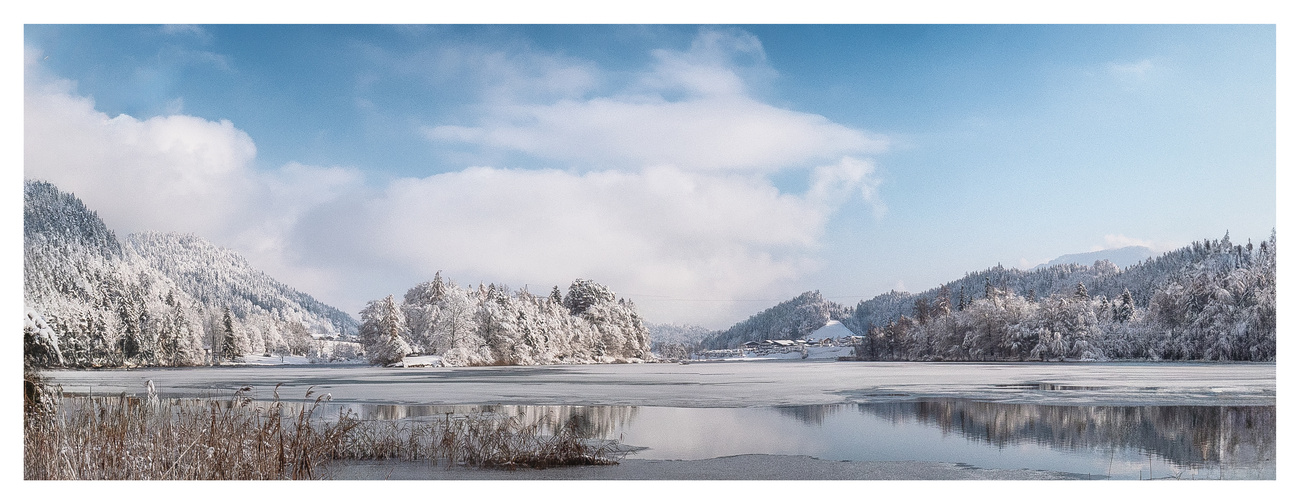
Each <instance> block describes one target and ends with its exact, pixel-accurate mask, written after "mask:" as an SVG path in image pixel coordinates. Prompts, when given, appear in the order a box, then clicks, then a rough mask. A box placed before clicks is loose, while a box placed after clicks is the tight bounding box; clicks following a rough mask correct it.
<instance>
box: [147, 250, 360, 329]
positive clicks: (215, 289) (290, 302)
mask: <svg viewBox="0 0 1300 500" xmlns="http://www.w3.org/2000/svg"><path fill="white" fill-rule="evenodd" d="M126 239H127V243H128V246H129V248H130V249H131V250H133V251H134V252H135V253H137V254H139V255H140V256H141V257H143V258H144V260H145V261H146V262H147V263H148V264H149V265H150V266H151V267H153V268H154V269H157V270H159V271H161V272H162V273H163V274H164V275H166V276H167V277H169V278H171V279H172V280H173V281H175V282H176V284H177V285H179V286H180V287H181V288H182V289H184V290H185V292H186V293H189V294H190V296H192V297H194V298H195V299H197V300H198V301H199V302H201V303H203V304H204V305H205V306H208V307H229V308H230V310H231V312H232V313H234V314H235V316H236V317H239V318H247V317H250V316H253V315H256V314H258V313H269V314H270V315H271V316H273V317H275V318H276V319H279V320H281V321H288V322H297V323H301V324H302V325H303V326H304V327H306V328H307V330H308V331H309V332H312V333H316V334H318V335H324V336H331V337H337V336H341V337H352V336H354V335H356V332H357V322H356V320H354V319H352V317H351V316H348V314H347V313H345V312H343V311H340V310H338V309H335V308H333V307H330V306H328V305H325V304H322V303H321V302H320V301H318V300H316V299H314V298H312V296H310V295H307V294H305V293H302V292H299V291H298V290H295V289H293V288H291V287H289V286H288V285H285V284H284V283H280V282H279V281H276V280H275V279H273V278H271V277H270V276H267V275H266V273H263V272H261V271H258V270H257V269H254V268H253V266H251V265H249V264H248V261H246V260H244V258H243V257H242V256H240V255H239V254H237V253H235V252H233V251H230V250H227V249H224V248H221V247H218V246H216V245H213V244H212V243H210V242H208V241H207V240H204V239H203V238H199V237H197V236H194V235H192V234H178V233H157V232H143V233H134V234H131V235H130V236H127V238H126Z"/></svg>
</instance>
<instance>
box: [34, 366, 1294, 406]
mask: <svg viewBox="0 0 1300 500" xmlns="http://www.w3.org/2000/svg"><path fill="white" fill-rule="evenodd" d="M46 373H47V374H48V375H49V377H50V378H51V379H52V381H53V382H54V383H57V384H60V385H62V386H63V390H64V391H65V392H66V393H69V394H88V393H93V394H117V393H127V394H143V393H144V390H145V389H144V388H145V383H146V382H147V381H149V380H152V381H153V383H154V385H155V386H156V387H157V388H158V391H159V394H160V396H163V397H187V396H220V395H229V394H230V393H231V392H233V391H234V390H235V389H237V388H239V387H243V386H251V387H252V388H253V392H252V395H253V396H254V397H256V398H262V399H269V398H270V397H271V395H272V389H273V388H274V387H275V385H276V384H283V385H282V387H281V388H280V395H281V396H282V397H285V398H300V397H301V396H302V395H303V394H305V393H306V392H307V390H308V388H313V387H314V388H315V390H316V391H317V393H329V394H331V396H332V397H333V400H334V401H335V402H355V403H377V404H518V405H529V404H531V405H632V406H667V407H685V408H728V407H733V408H734V407H751V406H790V405H821V404H838V403H870V402H882V401H898V400H907V399H916V398H923V397H947V398H967V399H975V400H981V401H992V402H1007V403H1033V404H1061V405H1273V404H1275V399H1276V387H1277V384H1276V365H1274V364H1272V363H1259V364H1220V363H907V362H836V361H810V360H804V361H798V360H761V361H748V362H741V361H708V362H693V363H691V364H670V363H651V364H626V365H563V366H506V367H473V368H428V367H417V368H380V367H371V366H363V365H350V366H349V365H342V366H320V365H300V364H285V365H281V366H237V367H203V368H152V369H136V370H50V371H48V372H46Z"/></svg>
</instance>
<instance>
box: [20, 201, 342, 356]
mask: <svg viewBox="0 0 1300 500" xmlns="http://www.w3.org/2000/svg"><path fill="white" fill-rule="evenodd" d="M128 242H129V244H127V245H123V244H122V243H121V242H120V241H119V240H118V239H117V237H116V236H115V235H114V234H113V232H112V231H111V230H109V229H108V228H107V227H106V226H105V225H104V222H103V221H102V220H101V219H100V218H99V216H98V215H97V214H95V212H94V211H92V210H90V209H88V208H87V207H86V206H85V204H83V203H82V202H81V200H79V199H77V198H76V196H74V195H72V194H70V193H63V192H60V191H59V190H58V188H56V187H55V186H54V185H52V184H49V183H46V182H40V181H27V182H26V183H25V185H24V209H23V301H24V304H25V309H26V317H27V319H26V326H25V327H24V339H25V346H26V347H27V349H25V351H26V353H27V356H28V358H29V360H30V361H32V362H34V363H37V364H43V365H50V364H64V365H68V366H124V365H126V366H130V365H134V366H139V365H163V366H184V365H194V364H201V363H207V362H211V361H212V359H213V358H211V357H209V353H214V354H215V355H216V358H217V359H234V358H236V357H238V356H242V355H245V354H252V353H262V352H272V353H286V354H309V353H312V352H313V351H316V352H315V354H318V355H319V354H324V353H321V352H319V350H320V347H319V346H318V345H316V344H315V343H314V342H313V340H312V337H311V334H310V333H311V331H312V330H314V331H315V332H316V333H318V334H319V335H328V336H338V335H346V334H349V333H351V332H353V331H355V328H356V326H355V325H356V323H355V322H354V321H352V320H351V318H347V317H346V315H344V314H342V313H341V312H338V311H337V310H333V309H332V308H328V307H327V306H323V305H322V304H320V303H319V302H317V301H315V300H314V299H311V298H310V297H308V296H306V295H305V294H301V293H299V292H296V291H294V290H292V289H290V288H288V287H286V286H284V285H283V284H280V283H278V282H275V280H272V279H271V278H269V277H267V276H266V275H264V274H262V273H259V272H257V271H255V270H252V269H251V268H250V267H249V266H248V265H247V263H246V262H244V260H243V259H242V258H239V257H238V256H237V255H235V254H234V253H233V252H230V251H228V250H223V249H220V248H217V247H215V246H213V245H211V244H210V243H207V242H205V241H203V240H201V239H199V238H197V237H193V236H181V235H161V234H144V235H132V236H130V237H128ZM205 349H208V350H209V352H205Z"/></svg>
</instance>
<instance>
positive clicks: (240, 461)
mask: <svg viewBox="0 0 1300 500" xmlns="http://www.w3.org/2000/svg"><path fill="white" fill-rule="evenodd" d="M24 385H25V387H26V388H27V391H26V394H27V396H26V404H25V405H24V422H23V427H24V429H23V430H24V432H23V439H24V457H23V458H24V460H23V477H24V478H26V479H313V478H322V477H326V476H328V473H327V472H325V469H324V467H323V466H324V465H325V464H327V463H328V462H329V461H331V460H336V459H363V460H373V459H396V460H429V461H431V463H432V464H439V463H445V464H446V465H447V466H448V467H451V466H452V465H466V466H471V467H494V468H506V469H513V468H516V467H533V468H545V467H558V466H566V465H604V464H616V463H618V462H617V461H615V460H614V459H613V458H611V455H613V454H614V453H615V451H614V450H615V449H614V448H613V446H612V445H611V444H590V443H589V442H588V441H587V440H585V439H583V438H582V437H580V436H579V433H578V432H577V425H576V422H574V421H570V422H567V423H565V424H564V425H560V426H554V427H555V429H553V430H550V429H549V428H548V427H550V426H548V425H545V424H546V423H544V422H539V423H534V424H529V425H525V424H523V423H521V421H520V420H519V419H516V418H504V419H503V418H493V417H490V416H483V415H466V416H456V417H453V416H452V415H451V414H448V415H447V416H446V418H445V419H442V420H440V421H435V422H425V423H419V422H413V421H378V420H371V421H362V420H358V419H357V418H355V417H354V416H353V415H352V413H351V412H343V411H341V410H340V413H339V415H338V418H336V419H327V418H324V416H323V415H321V414H320V413H322V411H321V405H322V404H323V403H324V402H326V401H328V400H329V396H328V395H319V396H315V397H314V398H313V394H314V393H313V392H312V391H310V390H309V391H308V392H307V395H306V401H305V402H304V403H303V404H302V405H301V406H300V407H299V409H298V410H297V412H296V413H295V412H294V411H292V410H287V409H286V405H285V403H284V402H282V401H281V400H280V397H279V394H278V392H276V393H275V397H274V399H273V400H272V401H270V402H269V403H265V402H263V403H257V402H255V401H253V400H252V399H251V398H249V397H247V394H248V392H249V390H250V389H251V388H248V387H245V388H243V389H240V390H239V391H236V392H235V394H234V396H233V397H232V398H231V399H230V400H216V399H208V400H203V399H186V400H169V401H161V402H160V401H159V400H157V399H156V398H152V397H150V398H145V399H139V398H134V397H127V396H125V395H120V396H116V397H94V398H91V397H75V398H62V397H58V396H61V395H57V394H55V393H52V391H50V390H49V389H48V388H47V387H46V386H45V385H44V384H43V382H42V381H41V380H40V379H39V377H38V376H36V377H35V380H33V379H32V377H31V376H29V377H28V380H27V381H26V382H25V384H24ZM277 388H278V386H277ZM295 406H296V405H295ZM548 431H550V432H548Z"/></svg>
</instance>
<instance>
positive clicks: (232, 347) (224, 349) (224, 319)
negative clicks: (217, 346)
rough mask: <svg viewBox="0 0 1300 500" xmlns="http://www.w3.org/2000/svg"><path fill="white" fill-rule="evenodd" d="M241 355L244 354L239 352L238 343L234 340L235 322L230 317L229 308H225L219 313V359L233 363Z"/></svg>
mask: <svg viewBox="0 0 1300 500" xmlns="http://www.w3.org/2000/svg"><path fill="white" fill-rule="evenodd" d="M243 355H244V353H243V352H240V350H239V342H238V341H237V340H236V339H235V322H234V319H233V318H231V317H230V308H229V307H227V308H225V309H224V311H223V312H222V313H221V357H222V359H226V360H229V361H234V360H235V359H237V358H239V357H240V356H243Z"/></svg>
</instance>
